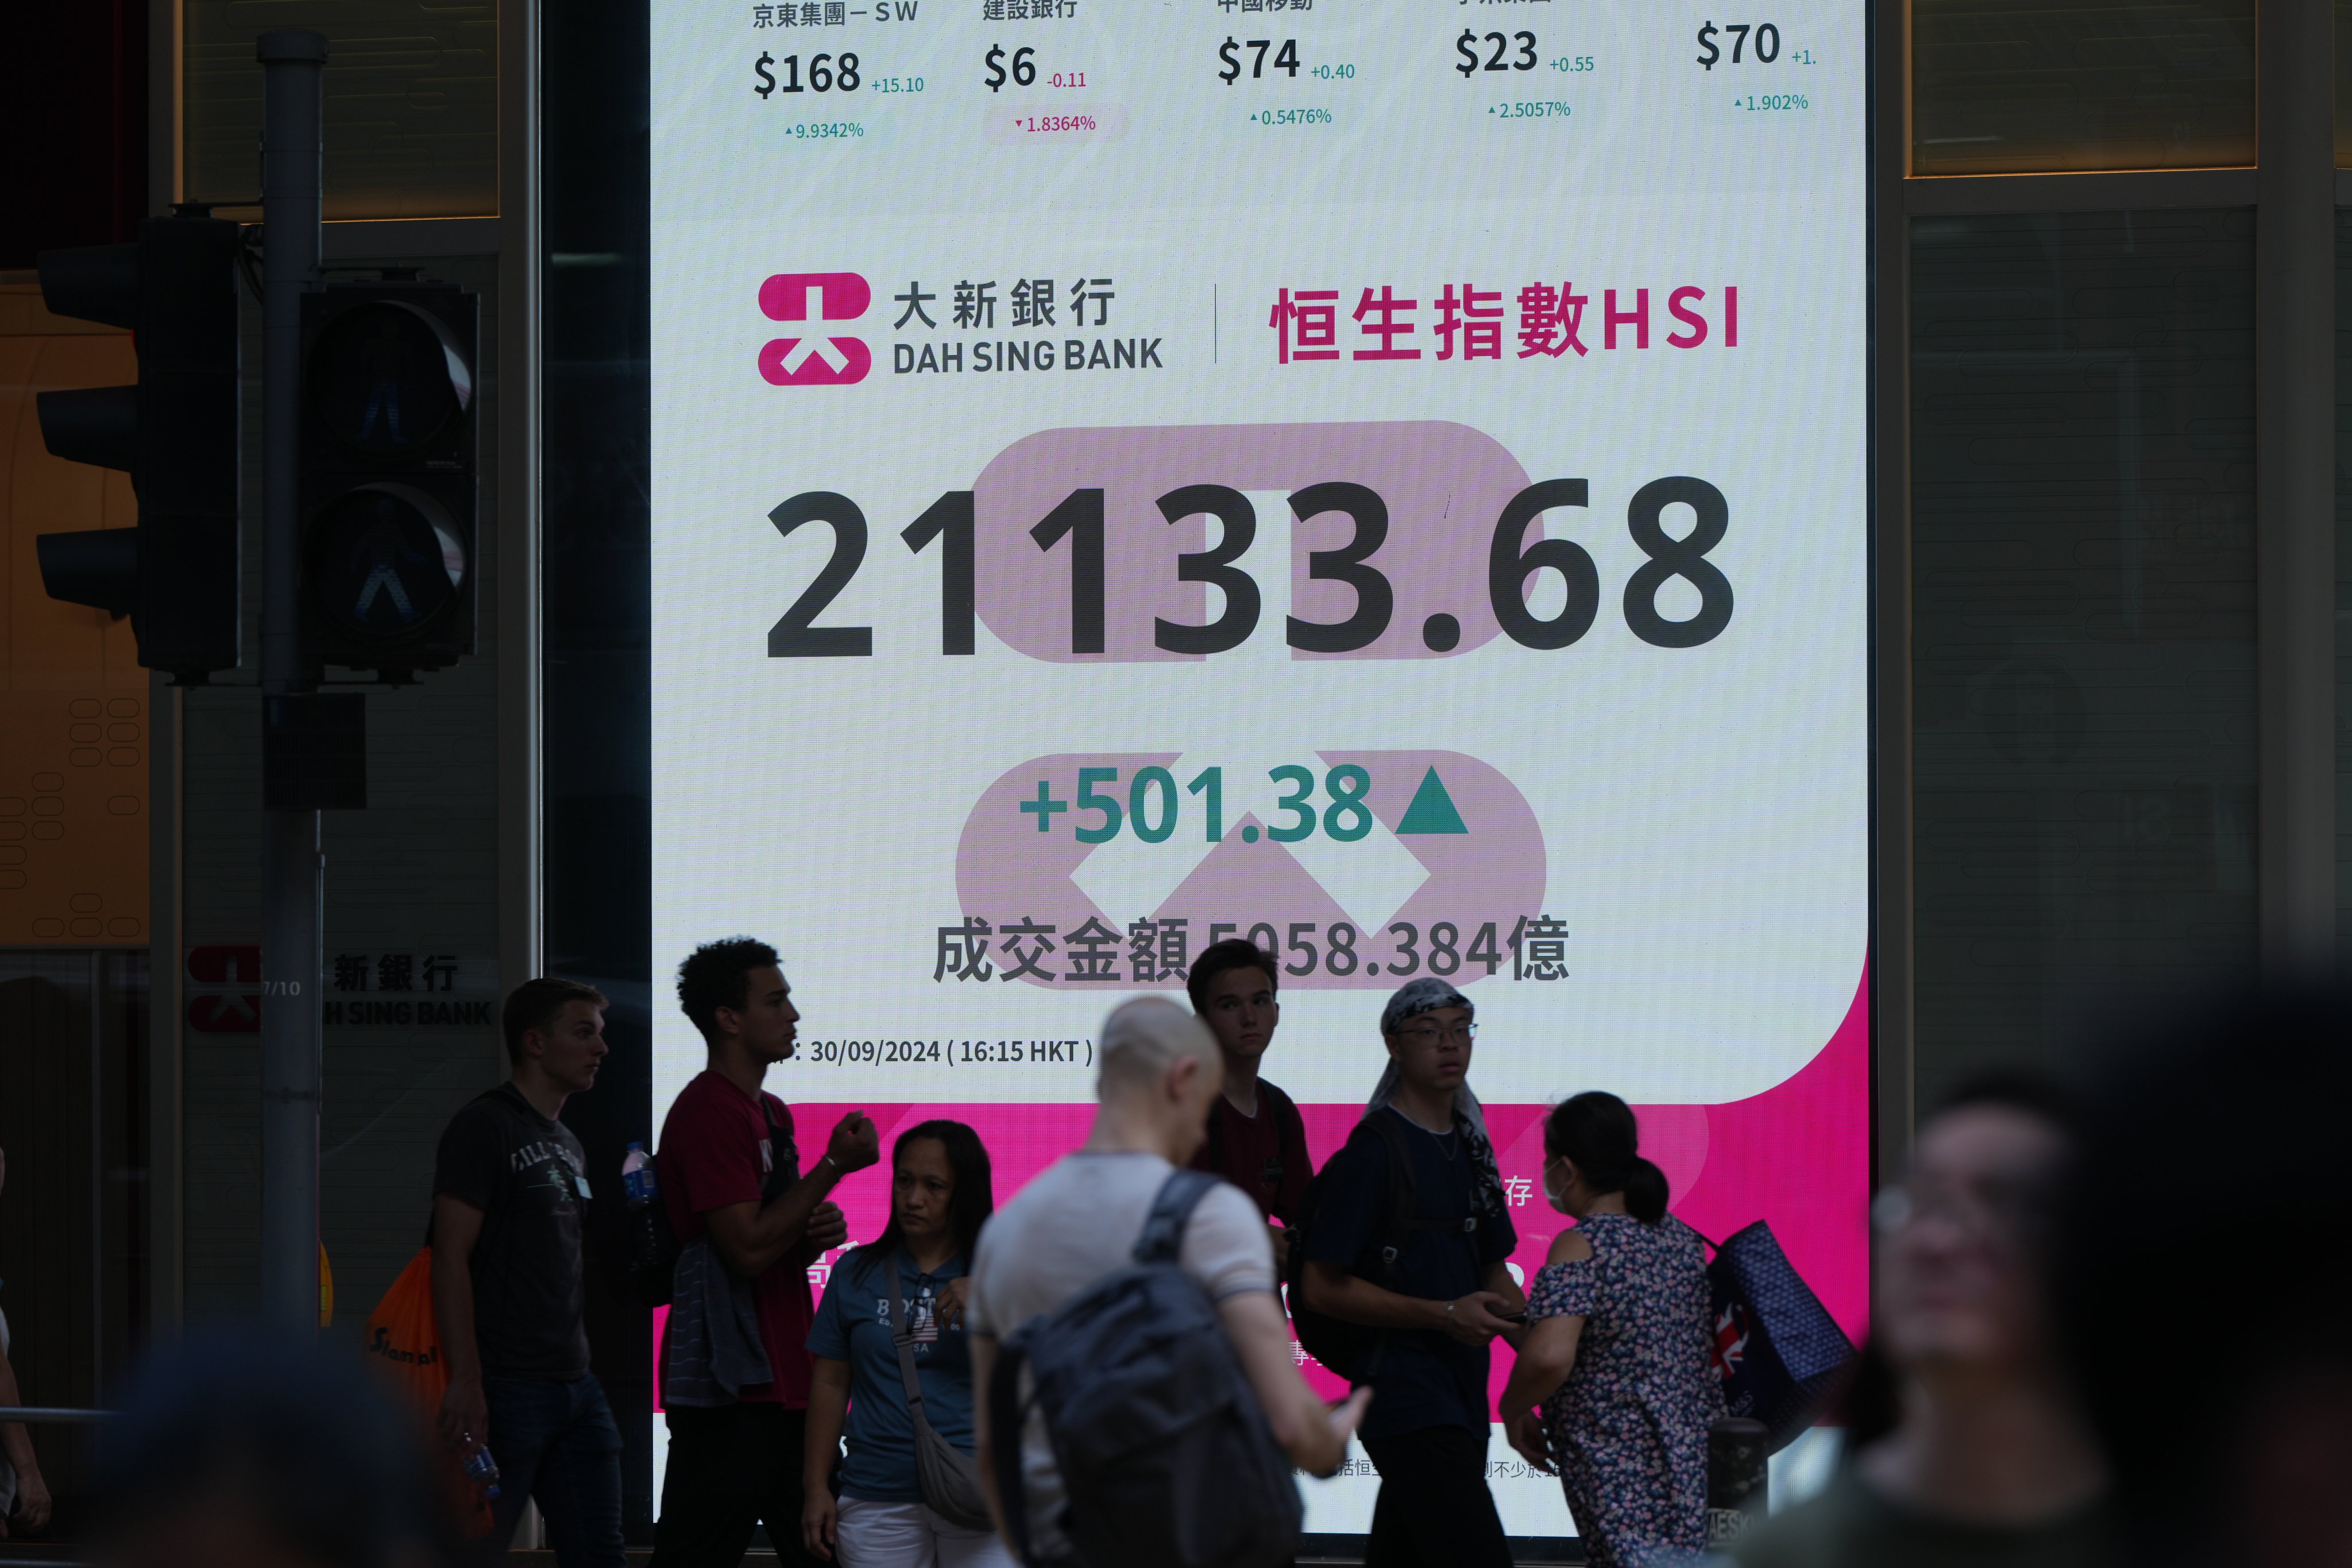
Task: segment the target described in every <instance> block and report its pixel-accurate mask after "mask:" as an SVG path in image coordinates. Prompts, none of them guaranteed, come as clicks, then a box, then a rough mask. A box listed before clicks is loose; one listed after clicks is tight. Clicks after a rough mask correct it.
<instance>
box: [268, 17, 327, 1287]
mask: <svg viewBox="0 0 2352 1568" xmlns="http://www.w3.org/2000/svg"><path fill="white" fill-rule="evenodd" d="M254 53H255V57H256V58H258V59H259V60H260V62H261V66H262V81H263V110H262V113H263V130H262V143H261V205H262V221H263V231H262V232H263V237H264V238H265V240H266V241H267V248H266V251H265V253H264V261H263V269H262V279H263V288H262V297H263V322H264V328H265V337H264V348H263V355H262V364H263V370H262V410H263V412H262V446H261V450H262V538H263V544H262V550H263V566H262V593H261V689H262V694H263V696H262V700H263V701H264V702H265V703H267V702H268V700H269V699H270V698H272V697H279V696H286V695H289V694H291V693H295V692H299V691H307V690H309V689H310V688H311V685H312V682H311V679H310V668H309V667H308V664H307V663H306V661H305V660H304V658H303V655H302V640H301V621H300V615H301V606H300V602H299V591H300V586H301V532H300V529H301V518H300V516H299V511H300V493H299V483H300V454H299V450H298V442H299V435H300V421H301V397H302V295H303V293H304V291H305V290H307V289H311V288H313V287H315V286H316V285H317V283H318V280H319V256H320V227H319V225H320V207H321V205H322V192H323V188H324V177H323V174H322V173H321V163H322V162H323V157H322V153H321V145H322V133H321V130H320V121H321V114H320V77H321V73H322V72H323V70H324V68H325V67H326V63H327V40H326V39H325V38H323V37H320V36H319V35H318V34H316V33H310V32H303V31H300V30H298V29H293V28H282V29H278V30H276V31H272V32H268V33H264V34H262V35H261V36H260V37H259V38H257V40H255V47H254ZM261 815H262V821H263V828H262V833H263V838H262V852H261V855H262V894H261V896H262V919H261V952H262V987H261V989H262V998H261V1308H262V1310H263V1312H264V1314H265V1315H267V1316H268V1317H270V1318H272V1319H276V1320H279V1321H283V1322H284V1323H285V1324H286V1326H287V1327H288V1328H289V1329H293V1330H299V1331H302V1332H305V1333H315V1332H316V1331H317V1327H318V1322H319V1086H320V1063H319V1044H320V1042H319V984H320V978H319V968H320V945H321V913H320V906H321V904H322V902H323V899H322V894H323V891H324V884H325V880H326V866H325V862H324V860H323V859H322V858H321V857H320V852H319V814H318V813H317V812H316V811H267V810H265V811H264V812H263V813H262V814H261Z"/></svg>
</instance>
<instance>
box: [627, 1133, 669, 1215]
mask: <svg viewBox="0 0 2352 1568" xmlns="http://www.w3.org/2000/svg"><path fill="white" fill-rule="evenodd" d="M621 1185H622V1187H623V1188H624V1189H625V1190H626V1192H627V1193H628V1198H629V1206H630V1207H631V1208H633V1209H641V1208H644V1207H646V1205H649V1204H651V1203H652V1202H653V1201H654V1199H656V1198H657V1197H659V1196H660V1195H661V1184H660V1183H659V1182H658V1181H656V1179H655V1176H654V1161H653V1156H652V1155H650V1154H648V1153H646V1146H645V1145H644V1144H642V1143H632V1144H630V1145H629V1152H627V1153H626V1154H625V1155H623V1156H622V1157H621Z"/></svg>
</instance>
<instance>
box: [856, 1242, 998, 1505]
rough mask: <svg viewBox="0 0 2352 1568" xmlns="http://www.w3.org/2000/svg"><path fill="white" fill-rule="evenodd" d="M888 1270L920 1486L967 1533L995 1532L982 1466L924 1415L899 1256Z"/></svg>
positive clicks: (886, 1263) (893, 1333)
mask: <svg viewBox="0 0 2352 1568" xmlns="http://www.w3.org/2000/svg"><path fill="white" fill-rule="evenodd" d="M882 1268H883V1271H884V1273H885V1275H886V1276H887V1278H888V1279H889V1281H890V1340H891V1342H892V1343H893V1344H895V1345H897V1346H898V1375H899V1376H900V1377H901V1378H904V1379H905V1380H906V1384H907V1408H908V1410H909V1411H911V1412H912V1413H913V1415H914V1417H915V1483H916V1486H917V1488H918V1489H919V1490H920V1491H921V1492H922V1494H923V1506H924V1507H926V1508H928V1509H929V1510H931V1511H932V1512H933V1513H936V1514H938V1515H939V1516H940V1518H941V1519H944V1520H946V1521H948V1522H949V1523H950V1524H960V1525H961V1526H963V1527H964V1528H965V1529H966V1530H993V1529H995V1528H996V1524H995V1521H993V1520H992V1519H991V1518H989V1515H988V1499H987V1497H986V1496H985V1495H984V1494H983V1493H982V1491H981V1489H980V1467H979V1464H978V1463H977V1461H975V1460H974V1459H973V1458H972V1457H971V1455H970V1454H967V1453H965V1452H964V1451H963V1450H962V1449H961V1448H959V1447H956V1446H955V1445H954V1444H952V1443H950V1442H949V1441H948V1440H947V1439H946V1438H945V1437H942V1436H940V1435H939V1433H937V1432H936V1431H934V1430H932V1428H931V1423H930V1421H929V1418H928V1417H926V1416H925V1415H924V1414H923V1384H922V1380H921V1379H920V1378H918V1377H917V1376H916V1375H915V1333H914V1330H913V1329H912V1328H911V1327H909V1326H908V1322H907V1303H906V1300H905V1292H904V1291H902V1290H901V1289H899V1287H898V1254H896V1253H893V1254H891V1255H890V1256H889V1257H887V1258H884V1259H882ZM975 1396H976V1395H975ZM1015 1447H1018V1444H1017V1443H1016V1445H1015Z"/></svg>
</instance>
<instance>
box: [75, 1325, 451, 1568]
mask: <svg viewBox="0 0 2352 1568" xmlns="http://www.w3.org/2000/svg"><path fill="white" fill-rule="evenodd" d="M98 1471H99V1474H98V1484H99V1492H100V1509H99V1518H100V1521H102V1523H101V1534H100V1541H99V1550H98V1558H97V1560H98V1561H99V1562H100V1563H106V1564H110V1565H112V1568H446V1565H447V1564H449V1563H454V1562H455V1561H456V1551H455V1547H456V1539H455V1536H454V1533H453V1531H452V1529H451V1521H449V1519H448V1517H447V1515H446V1506H447V1505H446V1495H447V1494H446V1491H445V1490H444V1489H443V1488H442V1487H441V1485H440V1483H439V1481H438V1479H437V1478H436V1474H435V1472H434V1470H433V1468H432V1460H431V1456H430V1454H429V1452H428V1449H427V1445H426V1443H425V1433H424V1432H423V1430H422V1429H421V1426H420V1425H419V1424H418V1423H417V1422H416V1421H415V1418H414V1417H413V1416H412V1415H409V1413H408V1412H406V1411H404V1410H403V1409H400V1408H399V1407H397V1406H396V1405H394V1402H393V1400H392V1398H391V1396H390V1395H389V1394H387V1393H386V1391H385V1390H384V1389H383V1387H382V1386H381V1385H380V1384H379V1383H378V1382H377V1380H376V1378H375V1377H374V1376H373V1374H372V1373H370V1372H369V1371H368V1370H367V1368H366V1367H365V1365H364V1364H362V1360H361V1358H360V1357H359V1356H357V1355H354V1354H349V1353H343V1352H334V1351H331V1350H328V1349H326V1348H324V1347H323V1346H320V1345H317V1344H314V1343H312V1342H310V1331H308V1330H307V1329H302V1330H297V1331H282V1330H266V1329H263V1328H260V1327H240V1328H227V1329H215V1330H210V1331H204V1332H200V1333H197V1334H194V1335H192V1336H191V1337H190V1338H188V1339H186V1340H184V1341H182V1342H179V1343H178V1344H175V1345H172V1346H170V1347H168V1348H166V1349H164V1350H163V1351H161V1352H157V1353H156V1354H155V1355H154V1356H153V1357H152V1358H151V1359H150V1360H149V1361H148V1362H147V1363H145V1364H144V1365H143V1366H142V1367H140V1368H139V1369H138V1371H137V1372H135V1373H133V1374H132V1376H131V1381H130V1385H129V1386H128V1388H126V1389H125V1390H124V1391H123V1398H122V1401H121V1410H120V1414H119V1415H117V1416H116V1417H115V1418H114V1419H113V1420H112V1421H110V1423H108V1424H107V1425H106V1426H104V1427H102V1428H101V1429H100V1433H99V1442H98Z"/></svg>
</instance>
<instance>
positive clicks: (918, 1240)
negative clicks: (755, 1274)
mask: <svg viewBox="0 0 2352 1568" xmlns="http://www.w3.org/2000/svg"><path fill="white" fill-rule="evenodd" d="M891 1169H892V1178H891V1184H890V1223H889V1224H888V1225H887V1226H884V1227H883V1231H882V1234H881V1235H880V1236H878V1237H876V1238H875V1239H874V1240H873V1241H872V1242H871V1243H869V1244H868V1245H866V1246H865V1247H857V1248H856V1249H855V1250H853V1251H851V1252H848V1253H846V1254H845V1255H844V1256H843V1257H842V1258H841V1260H840V1262H838V1263H836V1264H835V1265H834V1269H833V1278H832V1280H831V1282H830V1283H829V1284H827V1286H826V1287H825V1292H824V1303H823V1304H822V1305H820V1306H819V1307H818V1308H817V1312H816V1324H815V1327H814V1328H813V1329H812V1330H811V1331H810V1332H809V1342H808V1348H809V1353H810V1354H811V1355H813V1356H814V1357H815V1358H816V1374H815V1378H814V1382H813V1383H812V1384H811V1386H810V1389H809V1405H808V1436H807V1443H808V1447H807V1456H808V1457H807V1460H806V1469H805V1486H806V1494H805V1495H806V1498H807V1501H806V1503H805V1504H804V1505H803V1511H802V1514H801V1535H802V1538H803V1542H804V1543H805V1544H806V1545H807V1547H808V1550H809V1552H811V1554H813V1555H814V1556H816V1557H818V1558H821V1559H828V1560H830V1559H835V1558H837V1559H838V1560H839V1561H840V1562H841V1563H842V1564H843V1568H1015V1565H1014V1563H1013V1558H1012V1556H1011V1554H1010V1553H1008V1552H1006V1551H1005V1549H1004V1547H1003V1545H1002V1544H1001V1543H1000V1542H998V1541H997V1539H996V1536H995V1535H994V1534H993V1533H992V1531H987V1530H983V1529H972V1528H970V1527H968V1526H965V1525H961V1524H958V1523H957V1522H955V1521H952V1520H950V1519H947V1518H944V1517H942V1516H941V1515H940V1514H939V1513H938V1512H936V1511H934V1510H931V1509H929V1508H928V1507H926V1506H925V1505H924V1503H923V1498H922V1489H921V1486H920V1484H919V1481H918V1480H917V1479H916V1474H915V1420H914V1414H913V1412H912V1411H911V1410H909V1409H908V1404H907V1385H906V1381H905V1378H904V1375H903V1373H901V1371H900V1369H899V1365H898V1343H897V1341H896V1340H895V1338H894V1337H893V1336H892V1333H891V1331H890V1286H889V1276H888V1275H887V1274H886V1273H884V1272H883V1270H885V1269H887V1268H895V1269H897V1270H898V1295H899V1300H900V1302H901V1304H902V1305H903V1307H904V1309H905V1312H906V1317H907V1322H908V1328H909V1329H910V1331H912V1334H913V1338H914V1344H913V1350H914V1354H915V1376H916V1379H917V1381H918V1382H919V1384H920V1385H921V1387H922V1391H923V1414H924V1416H925V1418H926V1419H927V1420H928V1421H929V1423H930V1426H931V1429H932V1430H933V1431H935V1432H937V1433H938V1434H939V1435H940V1436H941V1437H943V1438H945V1439H946V1440H947V1441H948V1442H949V1443H950V1444H952V1445H953V1446H954V1447H957V1448H960V1449H961V1450H962V1451H963V1452H965V1453H967V1454H969V1453H971V1451H972V1426H971V1409H972V1389H971V1349H970V1346H969V1343H968V1342H967V1338H966V1335H965V1332H964V1321H963V1312H964V1292H965V1276H966V1275H967V1274H968V1273H969V1272H970V1270H971V1252H972V1245H973V1243H974V1242H976V1241H977V1240H979V1238H980V1227H981V1225H982V1222H983V1221H985V1220H986V1219H987V1218H988V1216H989V1215H990V1214H991V1213H992V1211H993V1210H994V1208H995V1206H996V1203H995V1198H994V1196H993V1194H992V1191H991V1188H990V1184H989V1169H988V1151H987V1150H986V1149H985V1148H984V1147H982V1144H981V1142H980V1134H979V1133H977V1132H974V1131H972V1130H971V1128H969V1127H967V1126H965V1125H964V1124H963V1123H962V1122H961V1121H925V1122H920V1123H919V1124H917V1125H916V1126H914V1127H910V1128H908V1130H907V1131H905V1132H903V1133H900V1134H899V1136H898V1143H897V1145H896V1146H895V1147H894V1148H893V1149H892V1151H891ZM845 1409H846V1415H847V1421H846V1424H847V1433H846V1436H847V1437H848V1457H847V1458H845V1459H843V1460H842V1463H841V1478H840V1480H841V1495H840V1497H839V1499H838V1500H836V1499H835V1496H834V1489H833V1485H832V1481H833V1466H834V1460H835V1457H836V1455H838V1454H839V1452H840V1450H841V1447H842V1438H843V1436H844V1431H843V1426H844V1411H845Z"/></svg>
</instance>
